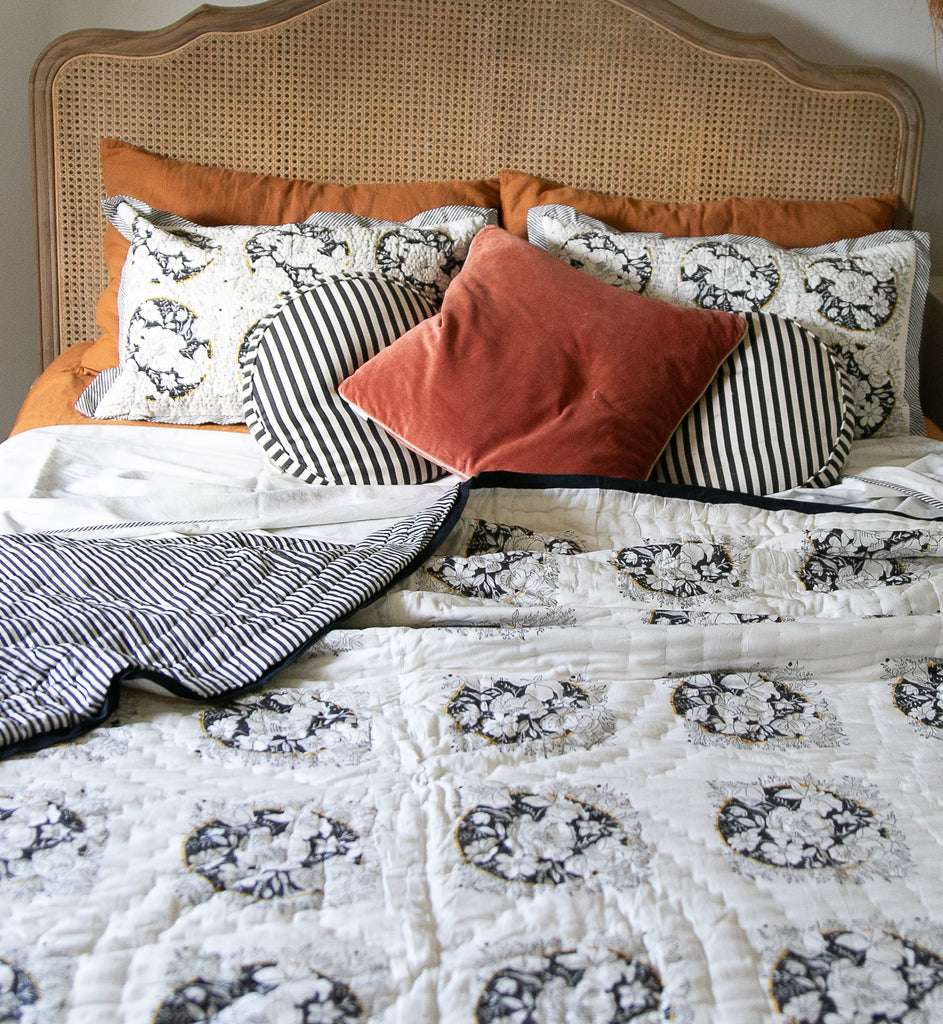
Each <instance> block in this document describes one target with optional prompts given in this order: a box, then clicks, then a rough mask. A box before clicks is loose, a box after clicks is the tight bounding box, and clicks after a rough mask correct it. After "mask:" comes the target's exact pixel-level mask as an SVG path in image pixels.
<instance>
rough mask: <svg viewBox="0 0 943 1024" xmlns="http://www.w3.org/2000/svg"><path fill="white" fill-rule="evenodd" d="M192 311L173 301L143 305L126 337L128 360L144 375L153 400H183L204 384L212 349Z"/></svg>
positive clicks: (156, 301)
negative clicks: (161, 397) (154, 398)
mask: <svg viewBox="0 0 943 1024" xmlns="http://www.w3.org/2000/svg"><path fill="white" fill-rule="evenodd" d="M198 319H199V318H198V317H197V315H196V313H194V312H193V310H191V309H188V308H187V307H186V306H185V305H183V303H180V302H176V301H175V300H173V299H163V298H155V299H148V300H147V301H146V302H142V303H141V305H140V306H138V307H137V309H136V310H135V311H134V313H132V315H131V317H130V319H129V321H128V327H127V331H126V336H125V350H124V353H125V359H126V360H127V362H128V363H130V364H131V365H133V366H134V367H135V368H136V369H137V370H138V371H139V372H140V373H142V374H143V375H144V376H145V377H146V378H147V379H148V381H150V386H151V388H152V389H153V393H154V397H157V396H158V395H163V396H166V397H168V398H182V397H183V396H184V395H188V394H190V392H191V391H194V390H195V389H196V388H198V387H199V386H200V384H202V383H203V380H204V378H205V377H206V374H207V372H208V370H209V365H210V359H211V358H212V356H213V349H212V344H211V342H210V339H209V338H207V337H203V336H202V335H201V334H200V331H199V324H198Z"/></svg>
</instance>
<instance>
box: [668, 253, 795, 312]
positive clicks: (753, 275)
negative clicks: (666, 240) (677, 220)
mask: <svg viewBox="0 0 943 1024" xmlns="http://www.w3.org/2000/svg"><path fill="white" fill-rule="evenodd" d="M680 278H681V280H680V284H679V286H678V293H679V295H680V296H681V297H682V298H685V299H687V300H688V301H689V302H691V303H693V304H694V305H695V306H700V307H701V308H702V309H719V310H723V311H724V312H727V313H755V312H757V311H758V310H760V309H762V308H763V307H764V306H765V305H767V303H768V302H769V301H770V300H771V299H772V298H773V296H774V295H775V294H776V290H777V288H779V283H780V280H781V278H782V273H781V270H780V267H779V264H778V263H777V261H776V258H775V257H774V256H773V255H772V254H768V255H767V256H765V257H757V256H756V255H753V254H750V253H747V252H744V251H742V250H741V249H738V248H737V246H736V245H734V244H732V243H729V242H714V241H710V242H700V243H698V244H697V245H693V246H692V247H691V248H690V249H688V251H687V252H686V253H685V254H684V256H683V258H682V260H681V267H680Z"/></svg>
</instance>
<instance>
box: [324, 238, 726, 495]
mask: <svg viewBox="0 0 943 1024" xmlns="http://www.w3.org/2000/svg"><path fill="white" fill-rule="evenodd" d="M745 326H746V325H745V321H744V320H743V319H742V318H741V317H739V316H736V315H734V314H732V313H724V312H719V311H716V310H704V309H682V308H681V307H679V306H672V305H669V304H667V303H664V302H660V301H658V300H657V299H649V298H646V297H645V296H642V295H636V294H635V293H634V292H630V291H625V290H622V289H619V288H612V287H611V286H610V285H607V284H603V283H602V282H600V281H597V280H595V279H594V278H592V277H590V276H589V274H584V273H582V272H581V271H579V270H576V269H574V268H573V267H571V266H569V265H568V264H565V263H563V262H562V261H561V260H558V259H556V257H554V256H551V255H550V254H549V253H547V252H544V251H543V250H542V249H538V248H537V247H536V246H533V245H530V244H529V243H528V242H525V241H523V240H522V239H519V238H515V237H514V236H513V235H511V234H509V233H508V232H506V231H504V230H502V229H501V228H497V227H486V228H484V229H483V230H482V231H481V232H479V234H478V235H477V236H476V237H475V240H474V242H472V245H471V249H470V251H469V254H468V259H467V260H466V262H465V265H464V267H463V268H462V270H461V271H460V272H459V274H458V276H457V277H456V278H455V279H454V280H453V282H452V284H451V285H450V286H449V289H448V291H446V293H445V299H444V301H443V304H442V309H441V311H440V313H438V314H436V315H435V316H432V317H431V318H429V319H428V320H425V321H423V322H422V323H421V324H419V325H417V326H416V327H414V328H412V329H411V330H409V331H407V332H406V334H404V335H403V336H402V337H401V338H399V339H398V340H397V341H394V342H393V344H392V345H390V346H389V348H386V349H384V350H383V351H382V352H380V353H379V354H377V355H375V356H374V357H373V358H372V359H370V360H369V361H368V362H366V363H364V364H363V366H361V367H360V368H359V369H358V370H356V371H355V373H354V374H353V375H352V376H350V377H348V378H347V380H345V381H344V382H343V383H342V384H341V385H340V387H339V389H338V390H339V392H340V394H341V396H342V397H343V398H344V399H345V400H346V401H347V402H348V403H349V404H350V405H352V406H353V407H354V408H355V409H356V410H358V411H359V412H361V413H363V414H365V415H366V416H368V417H369V418H370V419H372V420H374V421H376V422H377V423H378V424H379V425H380V426H381V427H383V428H384V429H385V430H387V431H388V432H389V433H390V434H392V435H393V436H394V437H395V438H397V439H398V440H400V441H401V442H402V443H404V444H405V445H406V446H407V447H408V448H411V449H413V451H415V452H417V453H419V454H420V455H423V456H425V457H426V458H427V459H429V460H430V461H432V462H437V463H439V465H441V466H444V467H445V468H446V469H448V470H449V471H451V472H453V473H456V474H457V475H459V476H462V477H469V476H474V475H476V474H478V473H482V472H485V471H489V470H508V471H511V472H519V473H564V474H567V473H579V474H590V475H598V476H609V477H621V478H627V479H634V480H644V479H645V478H646V477H647V476H648V474H649V472H650V470H651V468H652V465H653V464H654V462H655V460H656V459H657V458H658V456H659V455H660V454H661V451H662V449H663V448H664V446H665V444H666V443H667V441H668V439H669V438H670V437H671V434H672V432H673V431H674V429H675V427H676V426H677V425H678V423H679V422H680V421H681V419H682V418H683V417H684V416H685V415H686V413H687V412H688V410H689V409H690V408H691V406H692V405H693V404H694V403H695V402H696V401H697V400H698V399H699V398H700V396H701V394H702V393H703V392H704V390H705V388H706V387H707V386H708V384H709V383H710V381H711V379H712V378H713V376H714V374H715V372H716V371H717V368H718V367H719V366H720V364H721V363H722V362H723V361H724V359H725V358H726V357H727V355H728V354H729V353H730V352H731V350H732V349H733V348H734V346H736V345H737V344H738V342H739V341H740V338H741V337H742V335H743V332H744V329H745Z"/></svg>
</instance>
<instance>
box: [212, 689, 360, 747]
mask: <svg viewBox="0 0 943 1024" xmlns="http://www.w3.org/2000/svg"><path fill="white" fill-rule="evenodd" d="M200 724H201V726H202V728H203V731H204V732H205V733H206V734H207V736H209V737H211V738H212V739H214V740H216V741H217V742H219V743H221V744H223V745H224V746H226V747H230V748H233V749H235V750H244V751H250V752H259V753H265V754H289V755H294V756H301V757H310V756H313V755H316V754H320V753H323V752H324V751H325V750H327V749H328V748H331V747H336V746H360V745H362V744H363V743H364V742H365V741H366V740H367V739H368V737H367V736H366V735H359V734H358V730H359V731H360V732H361V733H364V734H365V733H366V730H360V721H359V718H358V716H357V714H356V713H355V712H354V711H353V710H352V709H351V708H347V707H344V706H342V705H340V704H335V703H334V702H333V701H329V700H323V699H322V698H321V697H320V696H319V695H318V694H317V693H314V692H312V691H311V690H270V691H268V692H266V693H261V694H253V695H251V696H249V697H243V698H240V699H239V700H234V701H232V702H231V703H229V704H225V705H222V706H219V707H211V708H207V709H206V710H205V711H203V712H202V714H201V716H200Z"/></svg>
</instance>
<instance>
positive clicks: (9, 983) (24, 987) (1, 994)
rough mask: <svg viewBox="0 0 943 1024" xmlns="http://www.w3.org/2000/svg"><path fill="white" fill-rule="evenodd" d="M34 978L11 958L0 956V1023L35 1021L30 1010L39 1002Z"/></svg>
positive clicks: (14, 1023) (11, 1023)
mask: <svg viewBox="0 0 943 1024" xmlns="http://www.w3.org/2000/svg"><path fill="white" fill-rule="evenodd" d="M39 997H40V996H39V985H38V984H37V983H36V979H35V978H33V976H32V975H31V974H30V973H29V971H26V970H24V969H23V968H22V967H20V966H18V965H17V964H16V963H15V962H13V961H12V960H7V959H5V958H0V1024H19V1022H26V1021H33V1020H35V1021H37V1024H38V1018H36V1017H33V1015H32V1012H31V1011H32V1010H33V1009H35V1008H36V1004H37V1003H38V1002H39Z"/></svg>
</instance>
